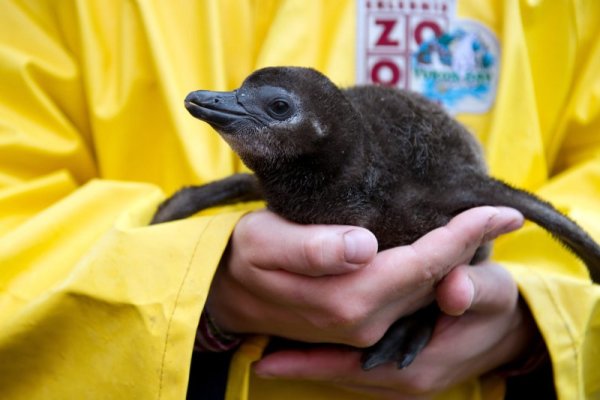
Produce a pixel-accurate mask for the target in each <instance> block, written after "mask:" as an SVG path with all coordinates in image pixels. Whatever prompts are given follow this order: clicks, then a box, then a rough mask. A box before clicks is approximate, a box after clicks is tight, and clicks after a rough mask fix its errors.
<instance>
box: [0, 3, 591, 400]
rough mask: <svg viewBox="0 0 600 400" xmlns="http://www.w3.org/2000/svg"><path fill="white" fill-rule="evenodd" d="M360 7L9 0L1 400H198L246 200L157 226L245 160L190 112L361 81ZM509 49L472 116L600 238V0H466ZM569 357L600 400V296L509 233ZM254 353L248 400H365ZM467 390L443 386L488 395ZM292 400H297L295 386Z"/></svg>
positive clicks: (0, 129) (548, 252)
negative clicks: (285, 68)
mask: <svg viewBox="0 0 600 400" xmlns="http://www.w3.org/2000/svg"><path fill="white" fill-rule="evenodd" d="M355 12H356V9H355V3H354V1H353V0H347V1H316V0H315V1H305V0H289V1H284V0H282V1H258V0H257V1H250V0H248V1H242V0H240V1H234V0H224V1H209V0H207V1H192V0H189V1H188V0H180V1H150V0H129V1H125V0H123V1H121V0H107V1H100V0H98V1H88V0H64V1H53V0H46V1H45V0H34V1H26V0H5V1H2V2H1V3H0V87H1V89H2V90H1V91H0V235H1V236H0V397H1V398H3V399H27V400H30V399H50V398H55V399H70V398H103V399H119V398H122V399H153V398H155V399H181V398H184V396H185V392H186V384H187V377H188V370H189V362H188V360H189V359H190V356H191V351H192V344H193V340H194V335H195V329H196V325H197V322H198V318H199V314H200V311H201V309H202V307H203V304H204V300H205V298H206V294H207V290H208V287H209V284H210V280H211V277H212V275H213V272H214V270H215V268H216V266H217V263H218V261H219V259H220V257H221V254H222V252H223V249H224V247H225V245H226V243H227V240H228V237H229V234H230V232H231V230H232V228H233V226H234V225H235V223H236V221H237V220H238V218H239V217H240V215H241V211H236V210H235V209H227V210H221V211H220V212H218V213H213V215H208V216H201V217H196V218H192V219H188V220H184V221H178V222H174V223H168V224H161V225H158V226H151V227H148V226H146V225H147V222H148V220H149V218H150V216H151V215H152V213H153V211H154V208H155V206H156V205H157V203H158V202H160V200H161V199H162V198H163V197H164V196H165V194H168V193H171V192H172V191H174V190H175V189H177V188H178V187H180V186H182V185H184V184H196V183H202V182H206V181H208V180H212V179H216V178H220V177H223V176H226V175H228V174H231V173H233V172H236V171H239V170H240V169H242V168H243V166H242V165H241V163H240V162H239V161H238V160H237V159H236V157H235V156H234V155H233V154H232V152H231V151H230V149H229V148H228V147H227V146H226V145H225V144H224V143H223V142H222V141H221V140H220V138H219V137H218V135H216V134H214V133H213V132H211V130H210V128H208V127H207V125H205V124H202V123H199V122H198V121H196V120H194V119H193V118H191V117H190V116H189V115H188V114H187V112H186V110H185V109H184V107H183V104H182V99H183V98H184V96H185V95H186V93H187V92H189V91H190V90H193V89H198V88H210V89H214V90H230V89H232V88H235V87H237V86H238V85H239V84H240V82H241V81H242V79H243V78H244V77H245V76H246V75H247V74H248V73H250V72H251V71H253V70H254V69H256V68H259V67H262V66H267V65H304V66H313V67H316V68H318V69H319V70H321V71H323V72H324V73H326V74H327V75H329V76H330V77H331V78H332V79H333V80H334V81H335V82H337V83H339V84H341V85H350V84H352V83H353V82H354V79H355V78H354V63H355V60H354V52H355V25H356V22H355ZM458 13H459V15H461V16H465V17H469V18H472V19H475V20H478V21H480V22H481V23H483V24H485V25H486V26H487V27H488V28H489V29H491V30H492V31H493V32H494V33H495V34H496V36H497V37H498V40H499V43H500V45H501V48H502V61H501V66H500V81H499V85H498V92H497V96H496V100H495V103H494V107H493V108H492V109H491V110H490V111H489V112H487V113H485V114H472V115H467V114H462V115H459V119H461V120H462V121H463V122H465V123H466V124H467V125H468V126H469V127H470V129H471V130H473V132H475V133H476V134H477V135H478V136H479V137H480V139H481V140H482V142H483V143H484V146H485V148H486V151H487V155H488V159H489V162H490V166H491V171H492V173H493V174H494V175H495V176H498V177H501V178H503V179H505V180H507V181H509V182H511V183H513V184H516V185H519V186H522V187H525V188H527V189H530V190H532V191H534V192H536V193H538V194H540V195H542V196H543V197H545V198H546V199H548V200H550V201H552V202H554V203H555V204H556V205H557V206H558V207H559V208H560V209H561V210H563V211H565V212H566V213H568V214H569V215H570V216H571V217H573V218H574V219H576V220H577V221H578V222H580V224H581V225H583V226H584V227H585V228H586V229H587V230H588V231H589V232H591V234H592V235H593V236H595V237H596V239H598V240H600V2H598V1H595V0H589V1H566V0H552V1H516V0H507V1H505V2H502V1H490V2H480V1H477V0H472V1H468V0H465V1H459V3H458ZM495 257H496V258H497V259H498V260H499V261H500V262H502V263H503V264H504V265H506V266H507V267H508V268H509V269H510V271H511V272H513V273H514V276H515V278H516V280H517V281H518V283H519V285H520V288H521V292H522V294H523V296H524V298H525V299H526V301H527V302H528V303H529V305H530V307H531V309H532V310H533V313H534V315H535V318H536V320H537V322H538V324H539V327H540V329H541V331H542V334H543V336H544V338H545V340H546V342H547V345H548V347H549V350H550V354H551V358H552V364H553V368H554V371H555V384H556V388H557V392H558V395H559V397H560V398H562V399H576V398H578V399H583V398H600V291H599V290H598V287H597V286H592V285H590V283H589V278H588V276H587V273H586V270H585V268H584V267H583V266H582V264H581V263H580V262H579V261H577V260H576V259H575V258H574V257H573V256H571V255H570V254H568V253H567V252H566V251H565V250H564V249H562V248H561V246H560V245H557V244H556V243H555V242H554V241H552V240H551V239H550V238H549V236H548V235H547V234H545V233H544V232H543V231H541V230H540V229H539V228H537V227H535V226H533V225H527V226H526V227H525V228H523V229H521V230H520V231H519V232H517V233H514V234H511V235H508V236H506V237H503V238H501V239H500V240H498V241H497V245H496V251H495ZM258 354H259V348H258V347H257V346H256V345H255V344H253V343H250V344H247V345H245V346H244V347H243V348H242V349H241V350H240V352H239V353H238V356H237V358H236V359H235V362H234V365H233V366H232V371H231V374H230V375H231V376H230V383H229V387H228V396H229V398H230V399H237V398H239V399H246V398H248V394H247V392H248V391H249V392H250V395H249V398H251V399H259V400H263V399H281V398H286V399H290V400H291V399H307V398H311V399H314V400H317V399H349V398H353V397H352V396H351V395H349V394H344V393H337V392H336V393H334V392H332V390H331V389H324V388H323V387H321V386H313V385H308V384H304V383H298V382H296V383H290V382H281V381H275V382H271V381H269V382H259V381H258V380H256V378H254V377H250V375H249V374H248V363H249V362H250V361H251V360H252V359H253V358H254V357H257V356H258ZM486 387H488V386H486V385H482V384H481V382H478V381H473V382H468V383H466V384H464V385H461V386H460V387H457V388H455V389H453V390H452V391H450V392H448V393H446V394H444V395H443V396H442V397H441V398H456V399H468V398H472V399H479V398H491V397H493V396H492V391H487V390H486V389H485V388H486ZM283 396H285V397H283Z"/></svg>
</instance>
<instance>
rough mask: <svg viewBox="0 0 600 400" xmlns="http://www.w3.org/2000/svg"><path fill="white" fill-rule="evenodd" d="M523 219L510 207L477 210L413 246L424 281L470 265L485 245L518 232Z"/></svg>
mask: <svg viewBox="0 0 600 400" xmlns="http://www.w3.org/2000/svg"><path fill="white" fill-rule="evenodd" d="M522 224H523V216H522V215H521V213H519V212H518V211H516V210H514V209H511V208H508V207H476V208H472V209H469V210H467V211H464V212H462V213H460V214H458V215H457V216H456V217H454V218H452V220H451V221H450V222H449V223H448V224H447V225H446V226H443V227H441V228H438V229H434V230H433V231H431V232H429V233H428V234H426V235H425V236H423V237H422V238H420V239H419V240H417V241H416V242H415V243H413V244H412V245H411V248H412V250H413V252H414V257H415V259H416V260H418V261H417V262H418V265H419V266H420V268H419V271H420V272H421V276H420V277H418V278H420V279H421V280H425V281H433V282H437V281H439V280H440V279H441V278H442V277H443V276H445V275H446V274H447V273H448V272H449V271H450V269H451V268H453V267H455V266H457V265H460V264H466V263H468V262H469V261H470V260H471V258H472V257H473V255H474V254H475V251H476V250H477V248H478V247H479V246H481V245H482V244H483V243H485V242H487V241H488V240H491V239H493V238H495V237H497V236H499V235H501V234H503V233H507V232H510V231H512V230H515V229H518V228H519V227H520V226H521V225H522Z"/></svg>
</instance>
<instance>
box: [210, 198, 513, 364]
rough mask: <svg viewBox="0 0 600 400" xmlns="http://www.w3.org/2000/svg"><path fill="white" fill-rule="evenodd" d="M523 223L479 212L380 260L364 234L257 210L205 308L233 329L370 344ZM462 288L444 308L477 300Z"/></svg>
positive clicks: (500, 213) (502, 211) (497, 212)
mask: <svg viewBox="0 0 600 400" xmlns="http://www.w3.org/2000/svg"><path fill="white" fill-rule="evenodd" d="M522 221H523V218H522V216H521V215H520V214H519V213H518V212H516V211H514V210H512V209H508V208H494V207H479V208H474V209H471V210H468V211H465V212H463V213H461V214H459V215H457V216H456V217H455V218H453V219H452V220H451V221H450V223H448V224H447V225H446V226H444V227H441V228H438V229H436V230H433V231H431V232H430V233H428V234H426V235H425V236H423V237H422V238H421V239H419V240H418V241H416V242H415V243H413V244H411V245H407V246H401V247H397V248H393V249H389V250H386V251H383V252H380V253H377V242H376V239H375V238H374V236H373V235H372V234H371V233H370V232H368V231H367V230H365V229H362V228H357V227H349V226H321V225H298V224H293V223H291V222H288V221H286V220H284V219H282V218H280V217H278V216H276V215H275V214H273V213H271V212H268V211H259V212H254V213H250V214H248V215H246V216H245V217H244V218H242V219H241V220H240V222H239V223H238V225H237V226H236V228H235V230H234V233H233V235H232V238H231V242H230V246H229V251H228V253H227V254H226V256H225V257H224V259H223V262H222V265H221V266H220V268H219V270H218V272H217V274H216V275H215V278H214V280H213V284H212V287H211V292H210V295H209V298H208V303H207V307H208V310H209V312H210V313H211V315H212V316H213V318H214V319H215V321H216V323H217V324H218V325H219V326H220V327H221V328H222V329H224V330H226V331H229V332H237V333H265V334H270V335H277V336H283V337H287V338H290V339H296V340H301V341H306V342H332V343H343V344H349V345H352V346H356V347H366V346H369V345H371V344H373V343H375V342H376V341H377V340H379V338H381V336H382V335H383V334H384V333H385V331H386V330H387V328H388V327H389V326H390V325H391V324H392V323H393V322H394V321H395V320H396V319H398V317H399V316H402V315H406V314H408V313H411V312H413V311H415V310H416V309H418V308H421V307H423V306H424V305H426V304H428V303H430V302H431V301H432V300H433V298H434V295H435V288H436V287H437V290H438V292H439V291H440V290H442V291H443V288H444V285H443V284H440V285H438V284H439V283H440V282H441V281H442V279H443V278H444V277H445V276H446V275H447V274H448V273H449V272H451V271H453V270H454V269H455V267H458V266H463V265H465V264H466V263H468V262H469V260H471V258H472V257H473V254H474V253H475V251H476V249H477V248H478V247H479V246H481V245H482V244H483V243H485V242H487V241H489V240H491V239H493V238H495V237H496V236H498V235H500V234H502V233H505V232H508V231H511V230H514V229H517V228H518V227H519V226H520V225H521V224H522ZM460 271H462V268H461V269H458V270H457V272H456V273H459V272H460ZM452 276H455V275H453V274H450V275H449V277H448V278H450V277H452ZM448 278H447V279H448ZM457 281H459V283H460V282H462V285H463V286H464V287H463V289H461V291H458V292H457V291H454V290H452V291H450V292H451V294H452V295H451V296H449V298H450V299H451V300H449V301H448V304H447V307H446V308H447V309H445V311H447V312H449V313H450V314H453V315H456V314H457V312H460V311H462V310H461V308H464V304H465V303H468V302H470V301H471V300H472V296H475V293H476V292H475V291H474V289H473V290H471V288H470V286H469V285H470V284H469V283H466V284H465V283H464V282H463V280H457ZM459 286H460V284H459ZM442 309H444V305H443V302H442ZM457 309H458V311H457ZM273 356H275V354H274V355H273ZM352 356H353V357H354V356H356V354H354V353H352ZM266 360H268V358H267V359H266ZM266 360H265V361H266ZM355 364H356V367H358V366H359V363H358V361H357V362H356V363H355ZM267 365H268V364H267Z"/></svg>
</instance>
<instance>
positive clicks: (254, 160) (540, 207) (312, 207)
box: [153, 67, 600, 369]
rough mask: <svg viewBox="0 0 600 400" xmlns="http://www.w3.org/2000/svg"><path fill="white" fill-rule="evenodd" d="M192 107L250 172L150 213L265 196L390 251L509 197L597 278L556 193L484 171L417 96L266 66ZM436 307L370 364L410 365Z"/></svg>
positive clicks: (454, 130) (591, 252)
mask: <svg viewBox="0 0 600 400" xmlns="http://www.w3.org/2000/svg"><path fill="white" fill-rule="evenodd" d="M185 106H186V108H187V109H188V111H189V112H190V113H191V114H192V115H193V116H195V117H196V118H199V119H201V120H203V121H205V122H207V123H209V124H210V125H211V126H212V127H213V128H214V129H215V130H216V131H217V132H218V133H219V134H220V135H221V136H222V137H223V139H224V140H225V141H227V143H228V144H229V145H230V146H231V148H232V149H233V150H234V151H235V152H236V153H237V154H238V155H239V156H240V158H241V159H242V161H243V162H244V163H245V164H246V165H247V166H248V167H249V168H250V169H251V170H252V171H253V172H254V175H250V174H238V175H234V176H232V177H230V178H226V179H225V180H222V181H218V182H215V183H212V184H209V185H205V186H198V187H188V188H185V189H182V190H181V191H179V192H178V193H176V194H175V195H174V196H173V197H172V198H170V199H168V200H167V201H166V202H165V203H163V204H162V205H161V206H160V207H159V210H158V211H157V213H156V215H155V217H154V219H153V223H157V222H163V221H169V220H172V219H177V218H183V217H186V216H189V215H191V214H193V213H195V212H197V211H199V210H201V209H203V208H206V207H209V206H212V205H217V204H223V203H225V202H228V201H238V200H242V199H244V200H253V199H261V198H264V199H265V200H266V202H267V205H268V207H269V209H271V210H273V211H274V212H276V213H278V214H279V215H281V216H283V217H285V218H287V219H289V220H291V221H294V222H298V223H303V224H348V225H356V226H362V227H365V228H367V229H369V230H371V231H372V232H373V233H374V234H375V236H376V237H377V239H378V242H379V245H380V250H384V249H387V248H390V247H394V246H400V245H406V244H410V243H412V242H414V241H415V240H417V239H418V238H419V237H421V236H423V235H424V234H425V233H427V232H429V231H431V230H433V229H435V228H437V227H439V226H442V225H445V224H446V223H447V222H448V221H449V220H450V219H451V218H452V217H453V216H454V215H456V214H458V213H459V212H461V211H463V210H466V209H468V208H472V207H476V206H482V205H491V206H507V207H512V208H515V209H517V210H519V211H520V212H521V213H522V214H523V215H524V216H525V217H526V218H527V219H529V220H532V221H534V222H535V223H537V224H539V225H540V226H542V227H543V228H545V229H546V230H548V231H549V232H550V233H552V234H553V235H554V236H555V237H556V238H557V239H558V240H559V241H560V242H562V243H563V244H564V245H565V246H566V247H567V248H569V249H570V250H571V251H572V252H573V253H575V254H576V255H577V256H579V257H580V258H581V259H582V260H583V261H584V262H585V264H586V265H587V267H588V269H589V271H590V275H591V277H592V279H593V280H594V281H595V282H598V281H600V247H599V246H598V244H597V243H595V242H594V240H593V239H591V238H590V237H589V236H588V235H587V234H586V233H585V232H584V231H583V230H582V229H581V228H580V227H579V226H578V225H577V224H576V223H575V222H573V221H572V220H570V219H569V218H567V217H566V216H564V215H562V214H561V213H560V212H558V211H557V210H556V209H555V208H554V207H553V206H552V205H550V204H549V203H547V202H545V201H542V200H540V199H538V198H537V197H535V196H534V195H532V194H529V193H527V192H525V191H522V190H519V189H516V188H513V187H510V186H508V185H506V184H505V183H503V182H500V181H498V180H496V179H494V178H491V177H490V176H488V174H487V169H486V166H485V162H484V160H483V156H482V152H481V149H480V147H479V145H478V143H477V141H476V140H475V138H474V137H473V136H472V135H471V134H470V133H469V132H468V131H467V130H466V129H465V128H464V127H463V126H462V125H461V124H459V123H458V122H457V121H455V120H454V119H452V118H451V117H450V116H448V115H447V114H446V113H445V112H444V111H443V109H442V108H441V107H439V106H438V105H436V104H434V103H432V102H430V101H428V100H426V99H425V98H424V97H422V96H420V95H418V94H415V93H411V92H408V91H403V90H398V89H394V88H387V87H381V86H358V87H351V88H347V89H340V88H338V87H337V86H335V85H334V84H333V83H332V82H331V81H330V80H329V79H328V78H327V77H325V76H324V75H322V74H321V73H319V72H317V71H315V70H313V69H307V68H297V67H270V68H264V69H261V70H258V71H256V72H254V73H253V74H251V75H250V76H249V77H248V78H246V80H245V81H244V82H243V84H242V86H241V87H240V88H239V89H237V90H234V91H232V92H212V91H196V92H192V93H190V94H189V95H188V96H187V98H186V100H185ZM487 254H488V247H482V248H480V249H479V251H478V252H477V254H476V256H475V258H474V260H473V262H477V261H480V260H482V259H485V257H487ZM432 309H433V310H435V307H434V306H429V307H426V308H425V309H423V310H420V311H417V312H416V313H415V314H413V315H410V316H406V317H403V318H401V319H400V320H399V321H398V322H396V323H395V324H394V325H393V326H392V327H391V328H390V330H388V332H387V333H386V334H385V335H384V337H383V338H382V339H381V340H380V341H379V342H378V343H377V344H375V345H374V346H373V347H372V348H369V349H367V350H366V351H365V353H364V354H365V355H364V357H363V368H364V369H370V368H373V367H375V366H377V365H379V364H382V363H385V362H388V361H395V362H396V363H397V365H398V367H399V368H403V367H405V366H407V365H408V364H410V363H411V362H412V360H413V359H414V357H415V356H416V355H417V354H418V353H419V352H420V351H421V349H422V348H423V347H424V346H425V345H426V343H427V341H428V340H429V338H430V336H431V333H432V330H433V326H434V323H435V317H436V312H435V311H432Z"/></svg>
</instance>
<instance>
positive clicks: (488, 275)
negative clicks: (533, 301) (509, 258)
mask: <svg viewBox="0 0 600 400" xmlns="http://www.w3.org/2000/svg"><path fill="white" fill-rule="evenodd" d="M466 271H467V273H468V276H469V279H470V280H471V282H472V284H473V288H474V295H473V301H472V303H471V306H470V307H469V310H471V311H477V312H482V313H491V312H495V311H504V310H508V309H509V308H510V307H516V305H517V301H518V297H519V289H518V287H517V284H516V282H515V280H514V279H513V277H512V275H511V274H510V273H509V272H508V270H506V269H505V268H503V267H502V266H500V265H498V264H495V263H491V262H489V263H483V264H478V265H477V266H476V267H470V268H467V269H466Z"/></svg>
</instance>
